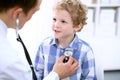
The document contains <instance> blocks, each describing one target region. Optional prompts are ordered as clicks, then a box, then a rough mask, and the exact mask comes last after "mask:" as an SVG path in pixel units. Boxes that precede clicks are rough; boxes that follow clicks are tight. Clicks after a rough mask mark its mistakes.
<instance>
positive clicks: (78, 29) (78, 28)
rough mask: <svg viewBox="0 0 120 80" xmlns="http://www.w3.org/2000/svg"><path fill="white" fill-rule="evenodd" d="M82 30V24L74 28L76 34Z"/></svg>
mask: <svg viewBox="0 0 120 80" xmlns="http://www.w3.org/2000/svg"><path fill="white" fill-rule="evenodd" d="M82 28H83V24H82V23H80V24H79V25H77V26H75V27H74V29H75V31H76V32H78V31H81V29H82Z"/></svg>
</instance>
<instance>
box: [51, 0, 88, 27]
mask: <svg viewBox="0 0 120 80" xmlns="http://www.w3.org/2000/svg"><path fill="white" fill-rule="evenodd" d="M55 9H58V10H66V11H68V12H69V13H70V15H71V19H72V21H73V25H74V26H77V25H79V24H80V23H82V25H85V24H86V20H87V10H88V9H87V7H86V5H84V4H82V3H81V2H80V0H56V3H55V5H54V7H53V10H55Z"/></svg>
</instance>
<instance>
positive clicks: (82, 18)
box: [35, 0, 97, 80]
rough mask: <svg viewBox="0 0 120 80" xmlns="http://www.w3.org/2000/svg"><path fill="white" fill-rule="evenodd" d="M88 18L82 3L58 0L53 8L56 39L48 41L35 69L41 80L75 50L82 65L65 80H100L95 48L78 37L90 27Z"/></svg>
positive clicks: (41, 51)
mask: <svg viewBox="0 0 120 80" xmlns="http://www.w3.org/2000/svg"><path fill="white" fill-rule="evenodd" d="M86 14H87V8H86V6H85V5H83V4H82V3H81V2H80V0H57V3H56V4H55V5H54V7H53V24H52V30H53V33H54V37H49V38H47V39H45V40H44V41H43V42H42V43H41V44H40V46H39V49H38V52H37V55H36V63H35V69H36V71H37V74H38V75H39V80H42V79H43V78H44V77H45V76H47V75H48V73H49V72H50V71H51V70H52V68H53V65H54V63H55V62H56V60H57V59H58V57H60V56H61V55H64V53H65V51H66V49H68V48H70V49H72V57H74V58H75V59H76V60H77V61H78V62H79V68H78V70H77V71H76V72H75V73H74V74H73V75H71V76H69V77H66V78H64V79H62V80H97V78H96V71H95V59H94V54H93V51H92V48H91V47H90V46H89V44H88V43H86V42H85V41H83V40H81V39H79V38H78V36H77V35H76V32H79V31H81V29H82V28H83V26H84V25H85V24H86V19H87V17H86ZM68 68H69V67H68Z"/></svg>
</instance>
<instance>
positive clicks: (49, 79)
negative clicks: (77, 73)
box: [43, 71, 59, 80]
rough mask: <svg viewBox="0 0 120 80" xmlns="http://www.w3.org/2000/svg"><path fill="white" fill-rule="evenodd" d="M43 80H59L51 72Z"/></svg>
mask: <svg viewBox="0 0 120 80" xmlns="http://www.w3.org/2000/svg"><path fill="white" fill-rule="evenodd" d="M43 80H59V76H58V74H57V73H56V72H53V71H51V72H50V73H49V75H47V76H46V77H45V78H44V79H43Z"/></svg>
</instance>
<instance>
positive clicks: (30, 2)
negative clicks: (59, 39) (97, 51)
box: [0, 0, 78, 80]
mask: <svg viewBox="0 0 120 80" xmlns="http://www.w3.org/2000/svg"><path fill="white" fill-rule="evenodd" d="M41 1H42V0H0V80H32V71H31V69H30V67H29V65H28V63H26V61H22V58H21V57H20V56H19V54H23V53H19V52H18V51H16V50H14V48H13V47H12V46H11V45H10V43H9V41H8V40H7V38H6V35H7V28H14V29H16V30H17V29H21V28H22V27H23V26H24V24H25V23H26V22H27V21H28V20H29V19H30V18H31V17H32V15H33V14H34V13H35V12H36V11H37V10H39V6H40V4H41ZM17 21H19V23H17ZM63 58H64V56H62V57H61V58H59V59H58V61H57V62H56V64H55V65H54V68H53V70H52V71H51V72H50V74H49V75H48V76H47V77H46V78H45V79H44V80H59V78H64V77H66V76H69V75H71V74H73V73H74V72H75V71H76V69H77V68H78V62H77V61H76V60H75V59H73V58H72V57H70V60H69V61H68V62H67V63H63V62H62V60H63Z"/></svg>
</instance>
